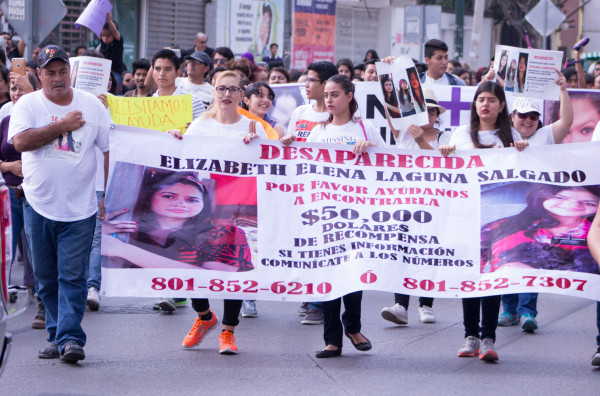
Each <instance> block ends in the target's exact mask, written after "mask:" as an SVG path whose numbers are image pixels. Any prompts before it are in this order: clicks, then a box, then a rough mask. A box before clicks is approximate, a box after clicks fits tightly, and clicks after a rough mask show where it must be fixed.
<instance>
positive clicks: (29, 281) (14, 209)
mask: <svg viewBox="0 0 600 396" xmlns="http://www.w3.org/2000/svg"><path fill="white" fill-rule="evenodd" d="M8 190H9V193H10V215H11V219H12V254H13V261H14V259H15V256H16V255H17V244H18V243H19V238H21V231H23V205H24V204H25V198H21V199H17V196H16V195H15V189H14V188H9V189H8ZM21 242H22V246H23V255H22V256H23V266H24V269H23V285H24V286H29V287H33V286H35V280H34V279H33V273H32V270H31V264H30V262H29V257H30V255H31V254H30V250H29V244H28V242H27V238H25V237H23V238H21ZM11 272H12V262H11ZM8 281H9V283H12V282H11V279H10V276H9V279H8Z"/></svg>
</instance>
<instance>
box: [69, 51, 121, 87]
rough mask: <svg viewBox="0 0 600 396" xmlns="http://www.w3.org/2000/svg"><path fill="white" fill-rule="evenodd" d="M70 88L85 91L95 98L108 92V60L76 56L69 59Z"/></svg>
mask: <svg viewBox="0 0 600 396" xmlns="http://www.w3.org/2000/svg"><path fill="white" fill-rule="evenodd" d="M69 62H70V63H71V86H72V87H73V88H78V89H81V90H83V91H87V92H89V93H92V94H94V95H96V96H98V95H100V94H105V93H106V92H108V82H109V80H110V67H111V64H112V61H111V60H110V59H103V58H96V57H92V56H77V57H74V58H70V59H69Z"/></svg>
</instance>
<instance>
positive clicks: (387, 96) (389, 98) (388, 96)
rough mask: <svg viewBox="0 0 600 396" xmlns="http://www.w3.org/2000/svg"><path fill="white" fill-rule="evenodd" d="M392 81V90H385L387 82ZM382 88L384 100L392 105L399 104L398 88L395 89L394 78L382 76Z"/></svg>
mask: <svg viewBox="0 0 600 396" xmlns="http://www.w3.org/2000/svg"><path fill="white" fill-rule="evenodd" d="M388 81H389V82H390V83H391V84H392V92H387V91H386V90H385V83H386V82H388ZM381 89H382V90H383V95H384V100H385V101H386V102H387V103H388V104H391V105H392V106H398V99H397V98H396V90H395V89H394V83H393V82H392V79H391V78H389V77H387V76H385V77H384V76H381Z"/></svg>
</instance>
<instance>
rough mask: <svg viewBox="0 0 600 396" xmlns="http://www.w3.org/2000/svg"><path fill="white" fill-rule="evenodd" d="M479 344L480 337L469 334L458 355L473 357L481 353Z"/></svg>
mask: <svg viewBox="0 0 600 396" xmlns="http://www.w3.org/2000/svg"><path fill="white" fill-rule="evenodd" d="M492 345H493V344H492ZM479 346H480V341H479V338H477V337H473V336H468V337H467V338H465V343H464V344H463V346H462V348H460V349H459V350H458V357H473V356H475V355H477V354H478V353H479Z"/></svg>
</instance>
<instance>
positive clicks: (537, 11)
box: [525, 0, 566, 37]
mask: <svg viewBox="0 0 600 396" xmlns="http://www.w3.org/2000/svg"><path fill="white" fill-rule="evenodd" d="M565 19H566V17H565V14H563V13H562V11H561V10H560V8H558V7H557V6H556V5H555V4H554V3H553V2H551V1H550V0H540V2H539V3H537V4H536V6H535V7H533V8H532V9H531V11H529V12H528V13H527V14H526V15H525V20H526V21H527V22H529V24H530V25H531V26H532V27H533V28H534V29H535V30H537V31H538V32H539V33H540V34H541V35H542V36H543V37H548V36H549V35H550V34H551V33H552V32H554V30H556V28H557V27H559V26H560V24H561V23H563V21H564V20H565Z"/></svg>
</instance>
